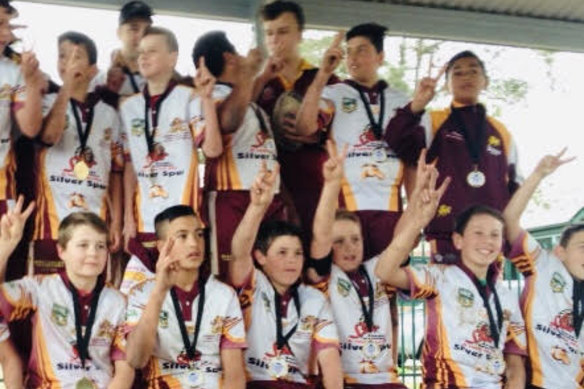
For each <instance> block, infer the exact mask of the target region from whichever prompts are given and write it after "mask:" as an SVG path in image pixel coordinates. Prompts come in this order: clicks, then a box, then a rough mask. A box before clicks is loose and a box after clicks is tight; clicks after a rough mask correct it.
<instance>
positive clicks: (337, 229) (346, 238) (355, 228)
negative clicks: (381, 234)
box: [333, 220, 363, 272]
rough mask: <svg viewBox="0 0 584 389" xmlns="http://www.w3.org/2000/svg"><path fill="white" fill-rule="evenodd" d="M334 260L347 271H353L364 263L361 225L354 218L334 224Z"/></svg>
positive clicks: (336, 221)
mask: <svg viewBox="0 0 584 389" xmlns="http://www.w3.org/2000/svg"><path fill="white" fill-rule="evenodd" d="M333 262H334V263H335V265H337V266H338V267H340V268H341V269H342V270H343V271H345V272H353V271H355V270H357V269H358V268H359V266H360V265H361V263H363V235H362V234H361V226H360V225H359V224H357V223H355V222H354V221H352V220H335V222H334V224H333Z"/></svg>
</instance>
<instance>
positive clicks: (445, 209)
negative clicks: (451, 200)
mask: <svg viewBox="0 0 584 389" xmlns="http://www.w3.org/2000/svg"><path fill="white" fill-rule="evenodd" d="M451 212H452V207H451V206H450V205H446V204H441V205H440V206H439V207H438V211H436V215H438V217H444V216H448V215H450V213H451Z"/></svg>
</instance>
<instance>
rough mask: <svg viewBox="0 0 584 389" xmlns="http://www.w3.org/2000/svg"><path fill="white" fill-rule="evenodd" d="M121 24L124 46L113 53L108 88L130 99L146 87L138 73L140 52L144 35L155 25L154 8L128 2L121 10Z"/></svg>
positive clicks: (120, 33)
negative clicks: (153, 23)
mask: <svg viewBox="0 0 584 389" xmlns="http://www.w3.org/2000/svg"><path fill="white" fill-rule="evenodd" d="M119 22H120V25H119V27H118V30H117V35H118V39H119V40H120V42H121V44H122V47H121V48H120V49H118V50H115V51H114V52H113V53H112V63H111V66H110V68H109V70H108V74H107V87H108V88H109V89H110V90H112V91H114V92H116V93H118V94H119V95H120V96H130V95H133V94H134V93H139V92H140V91H141V90H142V89H143V88H144V85H145V84H146V80H145V79H144V78H143V77H142V75H140V72H139V71H138V54H139V51H138V49H139V44H140V40H141V39H142V36H144V32H145V31H146V29H147V28H148V27H149V26H150V25H152V8H150V6H149V5H148V4H146V3H144V2H142V1H130V2H127V3H126V4H124V6H123V7H122V8H121V9H120V18H119Z"/></svg>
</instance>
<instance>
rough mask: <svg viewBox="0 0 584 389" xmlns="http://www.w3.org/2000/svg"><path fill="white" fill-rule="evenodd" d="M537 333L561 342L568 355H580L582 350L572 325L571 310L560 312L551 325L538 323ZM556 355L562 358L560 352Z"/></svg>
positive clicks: (536, 326)
mask: <svg viewBox="0 0 584 389" xmlns="http://www.w3.org/2000/svg"><path fill="white" fill-rule="evenodd" d="M535 331H536V332H538V333H541V334H545V335H549V336H552V337H554V338H556V339H558V340H559V341H561V342H562V344H561V347H562V348H564V349H565V350H566V352H567V353H568V354H574V355H577V354H579V351H578V350H579V349H580V346H579V344H578V339H577V338H576V334H575V332H574V327H573V324H572V310H571V309H564V310H562V311H561V312H559V313H558V314H557V315H556V316H555V317H554V318H553V319H552V321H551V322H550V323H549V325H545V324H541V323H537V324H536V325H535ZM552 351H553V350H552ZM556 354H557V356H558V357H561V353H560V352H559V351H556ZM552 356H553V355H552Z"/></svg>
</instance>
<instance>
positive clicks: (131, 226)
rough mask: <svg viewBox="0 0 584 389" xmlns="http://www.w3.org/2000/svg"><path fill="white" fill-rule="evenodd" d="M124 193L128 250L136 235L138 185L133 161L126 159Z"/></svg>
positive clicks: (125, 236)
mask: <svg viewBox="0 0 584 389" xmlns="http://www.w3.org/2000/svg"><path fill="white" fill-rule="evenodd" d="M123 186H124V189H123V195H124V228H123V230H122V235H123V236H124V250H125V251H126V252H128V243H129V242H130V239H132V238H135V237H136V220H135V219H134V196H135V192H136V189H137V186H138V181H137V179H136V173H135V172H134V166H133V165H132V162H130V161H126V163H125V164H124V173H123Z"/></svg>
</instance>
